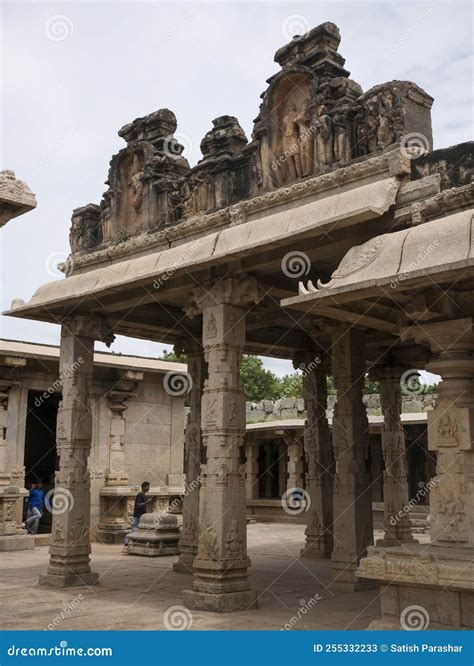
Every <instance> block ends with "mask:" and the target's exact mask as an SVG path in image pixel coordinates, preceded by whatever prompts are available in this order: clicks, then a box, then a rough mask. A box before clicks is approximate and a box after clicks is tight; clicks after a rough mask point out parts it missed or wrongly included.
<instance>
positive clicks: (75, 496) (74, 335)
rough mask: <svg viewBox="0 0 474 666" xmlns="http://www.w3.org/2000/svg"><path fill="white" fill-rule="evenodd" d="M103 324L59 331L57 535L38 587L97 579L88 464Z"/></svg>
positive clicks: (80, 320) (84, 321)
mask: <svg viewBox="0 0 474 666" xmlns="http://www.w3.org/2000/svg"><path fill="white" fill-rule="evenodd" d="M103 331H104V329H103V324H102V322H101V321H100V320H98V319H97V318H93V317H88V316H81V315H80V316H76V317H71V318H70V319H67V320H66V321H65V322H64V323H63V325H62V328H61V350H60V378H61V382H62V402H61V405H60V408H59V413H58V424H57V447H58V454H59V472H57V474H56V479H55V491H54V498H53V501H52V513H53V533H52V543H51V547H50V562H49V567H48V571H47V573H46V574H44V575H42V576H40V584H42V585H50V586H54V587H69V586H73V585H92V584H94V583H96V582H97V580H98V574H96V573H92V572H91V568H90V557H89V554H90V476H89V470H88V468H87V461H88V457H89V453H90V448H91V439H92V414H91V409H90V404H89V388H90V384H91V380H92V372H93V364H94V340H96V339H103V337H104V335H103Z"/></svg>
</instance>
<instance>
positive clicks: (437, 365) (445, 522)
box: [423, 318, 474, 548]
mask: <svg viewBox="0 0 474 666" xmlns="http://www.w3.org/2000/svg"><path fill="white" fill-rule="evenodd" d="M423 328H425V326H423ZM426 328H427V332H428V334H429V336H430V342H431V348H432V351H433V352H434V358H433V360H432V361H431V362H430V363H429V364H428V365H427V366H426V369H427V370H428V371H429V372H433V373H435V374H437V375H441V378H442V380H443V381H442V382H441V384H440V385H439V392H438V400H437V401H436V407H435V409H434V410H433V411H431V412H428V448H429V450H430V451H436V452H437V464H436V480H437V482H436V483H434V484H433V486H432V488H431V491H430V525H431V532H430V533H431V543H432V544H435V545H439V546H450V545H458V546H469V547H470V548H473V547H474V529H473V522H472V521H473V516H474V482H473V479H474V320H473V319H470V318H469V319H459V320H455V321H451V322H443V323H442V324H430V325H429V326H426Z"/></svg>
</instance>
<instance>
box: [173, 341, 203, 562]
mask: <svg viewBox="0 0 474 666" xmlns="http://www.w3.org/2000/svg"><path fill="white" fill-rule="evenodd" d="M183 351H185V353H186V355H187V359H188V373H189V375H190V380H191V381H190V384H191V389H190V391H189V416H188V422H187V424H186V432H185V436H184V471H185V489H184V497H183V527H182V530H181V538H180V540H179V550H180V553H179V558H178V561H177V562H175V563H174V564H173V569H174V570H175V571H182V572H184V573H192V571H193V561H194V559H195V557H196V555H197V549H198V532H199V493H200V487H201V480H202V479H201V462H202V459H203V458H202V456H203V451H202V439H201V396H202V388H203V383H204V377H205V374H206V364H205V361H204V354H203V350H202V347H200V346H198V345H197V344H194V345H193V346H187V347H185V348H184V349H183Z"/></svg>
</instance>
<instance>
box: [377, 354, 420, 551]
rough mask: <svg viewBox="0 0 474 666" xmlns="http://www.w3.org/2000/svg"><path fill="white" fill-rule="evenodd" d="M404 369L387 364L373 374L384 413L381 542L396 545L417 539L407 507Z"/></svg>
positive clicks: (380, 544) (382, 544)
mask: <svg viewBox="0 0 474 666" xmlns="http://www.w3.org/2000/svg"><path fill="white" fill-rule="evenodd" d="M402 374H403V369H401V368H396V367H388V366H386V367H384V368H380V369H377V370H376V372H375V373H374V376H375V377H376V379H378V381H379V386H380V403H381V407H382V413H383V430H382V453H383V459H384V462H385V471H384V474H383V484H384V485H383V492H384V537H383V539H382V540H380V541H378V542H377V545H378V546H397V545H399V544H401V543H411V542H413V541H414V538H413V535H412V533H411V522H410V518H409V515H408V513H407V511H406V510H405V509H404V507H406V506H407V505H408V476H407V464H406V450H405V434H404V431H403V425H402V422H401V418H400V416H401V413H402V390H401V385H400V379H401V377H402Z"/></svg>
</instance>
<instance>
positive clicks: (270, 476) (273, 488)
mask: <svg viewBox="0 0 474 666" xmlns="http://www.w3.org/2000/svg"><path fill="white" fill-rule="evenodd" d="M279 444H280V443H279V441H275V440H269V441H268V442H265V443H263V444H260V445H259V447H258V448H259V454H258V497H259V499H281V493H280V485H281V483H280V464H279V463H280V457H281V451H280V445H279ZM285 460H286V457H285Z"/></svg>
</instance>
